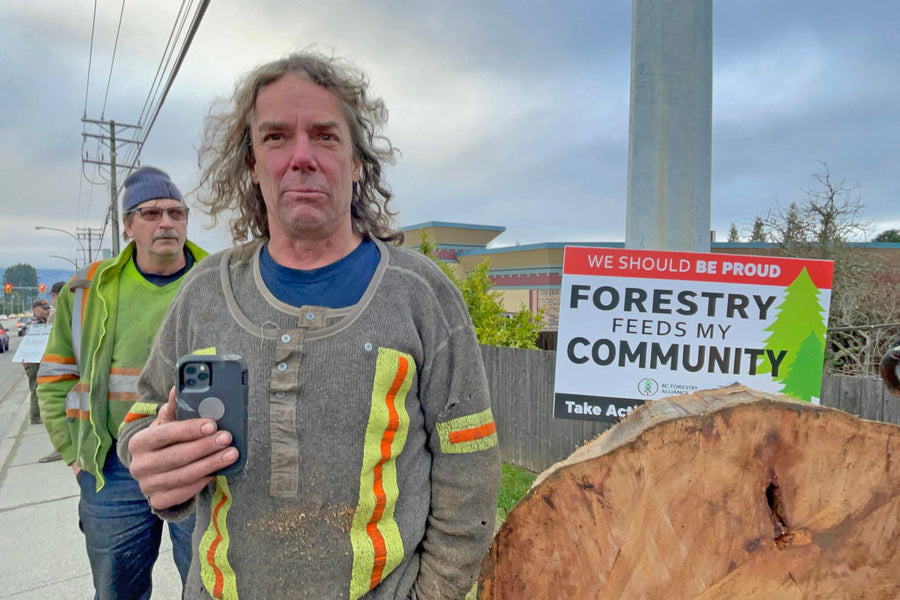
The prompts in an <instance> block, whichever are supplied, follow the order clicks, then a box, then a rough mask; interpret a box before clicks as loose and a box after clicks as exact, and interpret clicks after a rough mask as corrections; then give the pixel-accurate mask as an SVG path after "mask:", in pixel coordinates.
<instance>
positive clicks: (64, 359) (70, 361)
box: [41, 354, 75, 365]
mask: <svg viewBox="0 0 900 600" xmlns="http://www.w3.org/2000/svg"><path fill="white" fill-rule="evenodd" d="M41 362H42V363H45V362H47V363H57V364H60V365H74V364H75V357H74V356H58V355H56V354H45V355H44V357H43V358H42V359H41Z"/></svg>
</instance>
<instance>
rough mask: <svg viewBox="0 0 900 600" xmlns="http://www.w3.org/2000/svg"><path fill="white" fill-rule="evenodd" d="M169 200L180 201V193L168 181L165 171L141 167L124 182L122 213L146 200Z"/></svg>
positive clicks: (170, 181)
mask: <svg viewBox="0 0 900 600" xmlns="http://www.w3.org/2000/svg"><path fill="white" fill-rule="evenodd" d="M164 198H170V199H172V200H178V201H179V202H183V201H182V199H181V192H179V191H178V188H177V187H175V184H174V183H172V180H171V179H169V176H168V175H167V174H166V172H165V171H162V170H160V169H157V168H156V167H141V168H140V169H138V170H137V171H135V172H134V173H132V174H131V175H129V176H128V178H127V179H126V180H125V192H124V193H123V194H122V212H123V213H127V212H128V211H130V210H134V207H135V206H137V205H138V204H140V203H142V202H146V201H147V200H157V199H164Z"/></svg>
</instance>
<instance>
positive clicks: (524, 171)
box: [0, 0, 900, 269]
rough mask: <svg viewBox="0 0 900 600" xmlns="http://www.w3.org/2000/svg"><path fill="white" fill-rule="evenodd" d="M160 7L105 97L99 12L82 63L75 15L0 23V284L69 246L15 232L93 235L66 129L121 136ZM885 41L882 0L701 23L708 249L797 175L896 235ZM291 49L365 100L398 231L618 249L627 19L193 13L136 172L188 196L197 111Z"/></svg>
mask: <svg viewBox="0 0 900 600" xmlns="http://www.w3.org/2000/svg"><path fill="white" fill-rule="evenodd" d="M179 6H180V3H179V2H177V1H176V0H155V1H153V2H146V1H144V2H135V1H133V0H132V2H128V3H126V4H125V8H124V16H123V19H122V25H121V30H120V33H119V41H118V48H117V52H116V58H115V63H114V65H113V68H112V75H111V77H110V62H111V56H112V49H113V44H114V41H115V37H116V26H117V23H118V19H119V13H120V10H121V8H122V4H121V2H119V1H115V2H114V1H111V0H98V1H97V15H96V27H95V28H94V34H93V53H91V52H90V49H91V33H92V28H91V23H92V15H93V9H94V3H92V2H89V1H88V0H80V1H72V0H41V1H38V2H34V1H19V0H4V1H3V2H2V6H0V52H2V57H3V68H2V69H0V89H2V94H0V132H2V133H0V181H2V185H3V188H2V207H3V208H2V215H3V216H2V220H0V222H2V224H3V226H2V236H0V269H2V268H3V267H5V266H8V265H10V264H13V263H17V262H28V263H31V264H33V265H34V266H36V267H38V268H67V267H69V266H70V265H68V263H66V262H65V261H64V260H62V259H58V258H51V255H58V256H63V257H68V258H70V259H73V260H74V259H75V258H76V249H77V245H76V244H75V242H74V240H72V239H71V238H70V237H69V236H66V235H65V234H63V233H58V232H54V231H35V230H34V227H35V226H36V225H41V226H47V227H58V228H62V229H65V230H68V231H71V232H74V231H75V230H76V228H84V227H92V228H100V227H102V223H103V217H104V215H105V213H106V207H107V203H108V199H109V192H108V188H106V187H103V186H99V185H91V184H90V183H89V182H88V181H87V180H86V178H85V176H84V174H87V176H88V177H90V178H91V179H94V180H96V181H103V180H104V178H106V177H107V175H108V174H105V173H103V172H102V171H101V172H100V173H98V172H96V171H95V168H94V167H93V166H88V167H85V169H84V171H83V170H82V164H81V159H80V157H81V155H82V152H83V151H85V150H86V151H88V152H89V153H90V154H92V155H93V154H94V153H95V152H96V142H89V143H88V144H87V145H86V146H84V147H83V146H82V138H81V133H82V122H81V119H82V117H83V116H85V115H86V116H87V117H88V118H89V119H100V118H101V117H102V118H103V119H105V120H109V119H114V120H116V121H117V122H120V123H136V122H137V120H138V119H139V117H140V115H141V111H142V108H143V106H144V102H145V99H146V98H147V96H148V93H149V92H150V86H151V82H152V81H153V78H154V75H155V73H156V71H157V67H158V65H159V62H160V58H161V56H162V54H163V50H164V48H165V45H166V41H167V39H168V37H169V33H170V31H171V29H172V26H173V23H174V21H175V18H176V14H177V13H178V9H179ZM151 7H152V8H151ZM898 31H900V4H898V3H897V2H895V1H893V0H891V1H888V0H867V1H866V2H846V1H837V0H792V1H791V2H782V1H774V0H754V1H753V2H737V1H724V0H723V1H720V2H716V3H715V7H714V16H713V71H714V74H713V146H712V150H713V156H712V228H713V229H715V230H717V231H718V235H719V239H720V240H724V238H725V236H726V235H727V232H728V227H729V224H730V223H732V222H734V223H736V224H737V225H738V227H739V228H740V229H741V231H742V232H743V231H749V229H750V226H751V224H752V220H753V218H754V217H755V216H756V215H758V214H761V213H764V212H765V210H766V209H768V208H769V207H771V206H773V205H774V204H775V202H776V201H777V202H781V203H782V204H789V203H790V202H791V201H794V200H799V199H802V198H803V197H804V190H806V189H808V188H810V187H812V186H814V185H815V183H816V182H815V180H814V179H813V177H812V175H813V174H815V173H821V172H823V171H822V165H821V164H820V162H819V161H824V162H827V164H828V167H829V168H830V170H831V175H832V177H833V178H835V179H838V180H840V179H844V180H846V182H847V184H848V185H853V186H859V188H858V190H859V192H860V193H861V194H862V198H863V201H864V203H865V204H866V214H865V216H866V217H867V218H868V219H869V220H871V221H873V223H874V233H877V232H878V231H881V230H883V229H886V228H889V227H900V199H898V177H897V175H896V172H897V169H898V165H900V143H898V139H900V116H898V108H900V102H898V98H900V60H898V57H900V34H898ZM309 45H314V46H316V47H318V48H319V49H321V50H323V51H326V52H334V53H336V54H339V55H341V56H343V57H345V58H348V59H350V60H351V61H353V62H355V63H356V64H358V65H359V66H360V67H362V68H363V69H364V70H365V71H366V72H367V73H368V74H369V76H370V78H371V81H372V86H373V88H374V90H375V92H376V93H377V94H379V95H381V96H382V97H383V98H384V99H385V101H386V103H387V106H388V109H389V111H390V121H389V126H388V130H387V135H388V136H389V137H390V139H391V141H392V142H393V143H394V145H395V146H397V147H398V148H399V149H400V150H401V151H402V153H403V155H402V157H401V158H400V159H399V161H398V162H397V164H396V165H395V166H392V167H390V168H389V169H388V180H389V182H390V184H391V186H392V188H393V190H394V192H395V193H396V196H397V201H396V208H397V209H399V211H400V214H399V218H398V224H399V225H401V226H404V225H412V224H415V223H420V222H423V221H454V222H465V223H476V224H483V225H500V226H505V227H506V228H507V229H506V232H505V233H504V234H503V235H502V236H500V237H499V238H498V239H497V240H496V244H498V245H512V244H516V243H521V244H529V243H540V242H567V241H621V240H624V237H625V199H626V176H627V163H628V156H627V147H628V103H629V87H630V61H631V2H628V1H626V0H616V1H606V0H601V1H598V0H590V1H586V0H581V1H569V0H554V1H553V2H550V1H540V2H538V1H528V0H525V1H523V0H515V1H493V2H483V1H474V0H471V1H470V0H465V1H459V2H439V1H423V0H417V1H402V0H392V1H386V0H385V1H372V0H369V1H359V2H355V1H331V2H318V3H316V2H286V1H284V0H256V1H255V2H246V1H237V0H213V1H212V3H211V5H210V7H209V9H208V10H207V12H206V16H205V18H204V20H203V22H202V25H201V27H200V29H199V32H198V34H197V36H196V38H195V40H194V42H193V45H192V47H191V49H190V51H189V53H188V55H187V58H186V60H185V62H184V64H183V66H182V68H181V72H180V73H179V75H178V78H177V80H176V82H175V84H174V86H173V88H172V90H171V91H170V93H169V96H168V99H167V100H166V102H165V105H164V106H163V108H162V111H161V113H160V115H159V118H158V119H157V121H156V124H155V126H154V127H153V129H152V130H151V132H150V135H149V138H148V141H147V144H146V146H145V148H144V151H143V153H142V162H143V164H152V165H156V166H159V167H161V168H163V169H165V170H167V171H169V172H170V173H171V174H172V176H173V178H174V179H175V180H176V182H177V183H178V184H179V186H180V187H181V188H182V191H188V190H190V189H191V188H193V187H194V186H195V185H196V181H197V167H196V162H197V161H196V148H197V145H198V142H199V138H200V131H201V128H202V121H203V117H204V115H205V114H206V113H207V112H208V110H209V107H210V103H211V102H212V101H213V100H215V99H216V98H222V97H225V96H228V95H229V94H230V93H231V91H232V89H233V86H234V82H235V80H236V79H237V78H238V77H239V76H240V75H241V74H243V73H244V72H246V71H247V70H249V69H250V68H252V67H253V66H255V65H257V64H259V63H261V62H265V61H268V60H270V59H273V58H277V57H280V56H282V55H284V54H287V53H289V52H291V51H293V50H295V49H300V48H303V47H306V46H309ZM89 59H90V68H91V71H90V78H88V64H89ZM107 81H109V85H108V92H107ZM104 101H105V110H104ZM107 156H108V153H107ZM189 201H190V198H189ZM204 224H208V219H207V218H206V217H204V216H201V215H199V214H198V215H196V217H195V216H192V219H191V225H190V228H189V235H190V237H191V238H192V239H193V240H194V241H197V242H199V243H200V244H201V245H203V246H205V247H207V248H208V249H211V250H217V249H221V248H223V247H224V246H225V245H226V244H227V243H228V238H227V235H226V233H225V226H224V225H223V224H220V225H219V226H218V227H217V228H215V229H213V230H206V229H204V228H203V225H204ZM109 237H110V233H109V230H108V229H107V230H106V235H105V240H104V246H106V247H109ZM79 260H80V259H79Z"/></svg>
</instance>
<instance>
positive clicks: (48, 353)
mask: <svg viewBox="0 0 900 600" xmlns="http://www.w3.org/2000/svg"><path fill="white" fill-rule="evenodd" d="M122 215H123V224H124V234H123V237H124V239H125V240H126V241H128V240H130V243H129V244H128V245H127V246H126V247H125V248H124V249H123V250H122V252H121V253H119V255H118V256H116V257H114V258H110V259H107V260H103V261H98V262H95V263H93V264H91V265H89V266H88V267H87V268H85V269H83V270H81V271H79V272H78V273H77V274H76V275H75V278H74V279H73V280H72V281H71V282H69V285H68V286H65V287H64V288H63V289H62V290H61V292H60V294H59V298H58V302H57V312H56V317H55V318H54V320H53V328H52V330H51V332H50V339H49V341H48V342H47V348H46V350H45V353H44V358H43V360H42V362H41V366H40V370H39V371H38V396H39V399H40V407H41V417H42V419H43V422H44V425H45V426H46V427H47V431H48V432H49V434H50V439H51V441H52V442H53V445H54V447H55V448H56V450H57V451H58V452H59V453H60V454H61V455H62V458H63V460H65V461H66V463H67V464H69V465H70V466H71V467H72V470H73V471H74V473H75V476H76V478H77V480H78V485H79V487H80V488H81V501H80V502H79V505H78V516H79V524H80V526H81V530H82V531H83V532H84V536H85V541H86V546H87V553H88V558H89V559H90V563H91V571H92V573H93V579H94V588H95V589H96V598H98V599H101V600H102V599H106V598H134V599H149V598H150V590H151V582H152V580H151V575H152V571H153V564H154V562H155V561H156V558H157V556H158V554H159V544H160V540H161V536H162V528H163V522H162V521H161V520H160V519H159V518H158V517H157V516H156V515H154V514H153V512H152V511H151V509H150V505H149V504H148V503H147V500H146V499H145V498H144V496H143V494H141V491H140V488H139V486H138V484H137V482H136V481H135V480H134V479H132V477H131V475H130V474H129V473H128V469H126V468H125V467H124V466H122V464H121V463H120V462H119V459H118V458H117V456H116V443H117V441H116V440H117V438H118V432H119V427H120V425H122V423H123V421H124V420H125V416H126V415H127V414H128V412H129V410H130V409H131V407H132V406H133V405H134V403H135V401H136V400H137V397H138V394H137V380H138V375H139V374H140V372H141V369H142V368H143V366H144V363H145V362H146V360H147V356H148V355H149V353H150V347H151V346H152V344H153V339H154V337H155V336H156V331H157V329H159V326H160V324H161V323H162V321H163V318H164V317H165V314H166V311H167V310H168V308H169V304H170V303H171V302H172V299H173V298H174V297H175V293H176V292H177V291H178V288H179V286H180V285H181V282H182V280H183V278H184V275H185V273H187V272H188V270H190V269H191V267H193V266H194V264H195V263H196V262H197V261H199V260H200V259H202V258H203V257H205V256H206V252H204V251H203V250H201V249H200V248H199V247H197V246H196V245H194V244H192V243H191V242H189V241H187V216H188V209H187V207H186V206H185V205H184V202H183V200H182V196H181V192H180V191H178V188H177V187H176V186H175V184H174V183H172V180H171V179H170V178H169V176H168V175H167V174H166V173H165V172H163V171H161V170H160V169H157V168H155V167H142V168H140V169H138V170H137V171H135V172H134V173H132V174H131V175H130V176H129V177H128V178H127V179H126V180H125V185H124V191H123V193H122ZM193 524H194V522H193V517H189V518H188V519H186V520H184V521H181V522H179V523H170V524H169V534H170V536H171V538H172V545H173V555H174V558H175V564H176V566H177V567H178V571H179V573H180V574H181V578H182V581H184V579H185V577H186V576H187V572H188V568H189V567H190V561H191V554H190V543H191V532H192V531H193Z"/></svg>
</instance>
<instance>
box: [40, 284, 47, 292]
mask: <svg viewBox="0 0 900 600" xmlns="http://www.w3.org/2000/svg"><path fill="white" fill-rule="evenodd" d="M38 289H39V290H40V291H41V293H42V294H43V293H44V292H46V291H47V286H46V285H44V284H43V283H42V284H41V285H39V286H38Z"/></svg>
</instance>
